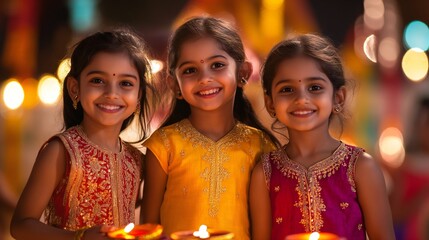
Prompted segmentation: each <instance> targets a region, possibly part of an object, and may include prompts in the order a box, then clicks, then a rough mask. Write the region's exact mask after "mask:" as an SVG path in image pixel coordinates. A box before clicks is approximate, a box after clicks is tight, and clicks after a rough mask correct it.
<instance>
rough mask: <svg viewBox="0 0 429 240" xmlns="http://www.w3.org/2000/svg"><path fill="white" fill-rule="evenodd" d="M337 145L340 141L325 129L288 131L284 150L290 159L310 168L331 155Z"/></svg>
mask: <svg viewBox="0 0 429 240" xmlns="http://www.w3.org/2000/svg"><path fill="white" fill-rule="evenodd" d="M339 145H340V141H339V140H338V139H335V138H333V137H332V136H331V135H330V134H329V132H328V131H327V130H326V129H317V130H312V131H289V143H288V144H287V146H286V149H285V150H286V153H287V155H288V157H289V158H290V159H292V160H295V161H297V162H300V163H301V164H302V165H304V166H311V165H312V164H314V163H316V162H318V161H320V160H322V159H324V158H326V157H329V156H330V155H332V153H333V152H334V151H335V150H336V149H337V148H338V146H339Z"/></svg>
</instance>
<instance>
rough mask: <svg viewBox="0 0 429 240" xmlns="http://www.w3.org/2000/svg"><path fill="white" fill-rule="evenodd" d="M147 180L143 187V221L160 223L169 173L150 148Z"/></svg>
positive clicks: (147, 156)
mask: <svg viewBox="0 0 429 240" xmlns="http://www.w3.org/2000/svg"><path fill="white" fill-rule="evenodd" d="M144 171H145V174H144V175H145V181H144V188H143V205H142V213H141V219H142V220H141V221H142V222H143V223H160V214H159V212H160V209H161V204H162V201H163V199H164V192H165V187H166V185H167V174H166V173H165V172H164V170H163V169H162V167H161V165H160V164H159V161H158V159H157V158H156V157H155V155H154V154H153V153H152V152H151V151H150V150H149V149H148V150H147V152H146V165H145V169H144Z"/></svg>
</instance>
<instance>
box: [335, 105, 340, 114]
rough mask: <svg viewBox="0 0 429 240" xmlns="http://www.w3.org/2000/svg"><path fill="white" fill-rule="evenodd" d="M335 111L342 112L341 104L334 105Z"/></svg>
mask: <svg viewBox="0 0 429 240" xmlns="http://www.w3.org/2000/svg"><path fill="white" fill-rule="evenodd" d="M334 112H335V113H339V112H341V105H337V106H335V107H334Z"/></svg>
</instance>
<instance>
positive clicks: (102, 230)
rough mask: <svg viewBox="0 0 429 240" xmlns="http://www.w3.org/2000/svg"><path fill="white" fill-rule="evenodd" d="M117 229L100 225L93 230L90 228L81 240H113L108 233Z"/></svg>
mask: <svg viewBox="0 0 429 240" xmlns="http://www.w3.org/2000/svg"><path fill="white" fill-rule="evenodd" d="M113 229H115V228H114V227H112V226H108V225H100V226H95V227H92V228H88V229H87V230H86V231H85V233H84V234H83V236H82V237H81V238H80V239H81V240H103V239H105V240H106V239H111V238H109V237H108V236H107V232H108V231H111V230H113Z"/></svg>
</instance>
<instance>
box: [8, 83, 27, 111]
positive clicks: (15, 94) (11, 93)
mask: <svg viewBox="0 0 429 240" xmlns="http://www.w3.org/2000/svg"><path fill="white" fill-rule="evenodd" d="M3 102H4V103H5V105H6V107H7V108H9V109H11V110H15V109H17V108H19V107H20V106H21V105H22V103H23V102H24V89H23V88H22V86H21V84H20V83H19V82H18V80H16V79H14V78H11V79H9V80H7V81H6V84H5V87H4V90H3Z"/></svg>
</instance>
